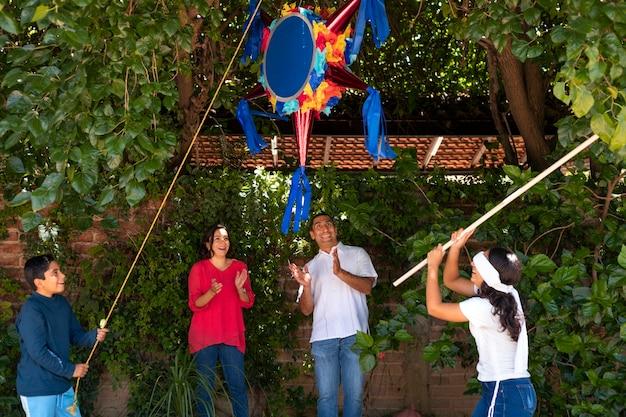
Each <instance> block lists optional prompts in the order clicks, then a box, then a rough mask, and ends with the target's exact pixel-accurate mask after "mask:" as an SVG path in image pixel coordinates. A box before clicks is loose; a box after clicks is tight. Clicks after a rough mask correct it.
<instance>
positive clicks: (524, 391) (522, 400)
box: [472, 378, 537, 417]
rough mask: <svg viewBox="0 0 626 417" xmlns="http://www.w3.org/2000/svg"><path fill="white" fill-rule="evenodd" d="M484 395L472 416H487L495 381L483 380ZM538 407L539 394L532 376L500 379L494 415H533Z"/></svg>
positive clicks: (529, 416) (509, 416) (497, 416)
mask: <svg viewBox="0 0 626 417" xmlns="http://www.w3.org/2000/svg"><path fill="white" fill-rule="evenodd" d="M481 385H482V396H481V397H480V401H478V404H476V408H474V413H473V414H472V417H487V413H488V412H489V406H490V405H491V399H492V398H493V390H494V388H495V386H496V383H495V382H482V383H481ZM536 408H537V395H536V394H535V388H534V387H533V383H532V382H530V378H517V379H506V380H504V381H500V386H499V388H498V396H497V397H496V404H495V408H494V414H493V416H494V417H531V416H532V415H533V414H534V413H535V409H536Z"/></svg>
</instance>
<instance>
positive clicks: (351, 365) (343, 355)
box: [311, 335, 364, 417]
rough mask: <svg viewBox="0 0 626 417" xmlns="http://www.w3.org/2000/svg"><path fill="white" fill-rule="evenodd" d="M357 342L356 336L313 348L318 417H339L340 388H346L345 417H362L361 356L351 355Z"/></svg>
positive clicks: (312, 346)
mask: <svg viewBox="0 0 626 417" xmlns="http://www.w3.org/2000/svg"><path fill="white" fill-rule="evenodd" d="M355 340H356V335H353V336H349V337H345V338H342V339H327V340H320V341H316V342H313V343H312V344H311V353H312V354H313V360H314V365H315V385H316V386H317V391H318V394H319V397H318V400H317V417H337V415H338V400H337V397H338V395H339V384H341V386H342V388H343V417H361V414H362V408H363V381H364V378H363V373H361V368H360V367H359V355H358V354H357V353H355V352H353V351H352V346H353V345H354V341H355Z"/></svg>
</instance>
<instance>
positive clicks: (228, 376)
mask: <svg viewBox="0 0 626 417" xmlns="http://www.w3.org/2000/svg"><path fill="white" fill-rule="evenodd" d="M194 359H195V362H196V369H197V370H198V373H199V374H200V375H201V376H202V377H203V378H204V379H205V381H206V385H207V386H206V387H205V386H203V385H202V384H201V385H199V386H198V393H197V395H198V415H199V416H200V417H208V416H209V415H210V414H212V410H213V400H212V398H211V395H212V393H213V391H214V390H215V371H216V369H215V368H216V366H217V361H218V360H219V361H220V363H221V364H222V371H223V372H224V379H225V380H226V387H227V388H228V395H229V397H230V401H231V403H232V405H233V414H234V417H248V387H247V385H246V377H245V375H244V367H243V353H241V352H240V351H239V350H238V349H237V348H236V347H234V346H229V345H225V344H219V345H212V346H207V347H205V348H204V349H201V350H199V351H198V352H196V353H195V355H194ZM207 387H208V388H210V391H211V392H207V390H206V388H207Z"/></svg>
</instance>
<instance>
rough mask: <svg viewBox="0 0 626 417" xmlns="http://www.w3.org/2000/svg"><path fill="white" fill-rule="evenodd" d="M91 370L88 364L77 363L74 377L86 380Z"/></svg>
mask: <svg viewBox="0 0 626 417" xmlns="http://www.w3.org/2000/svg"><path fill="white" fill-rule="evenodd" d="M88 370H89V365H87V364H86V363H77V364H76V367H75V368H74V374H73V375H72V376H73V377H74V378H84V377H85V375H87V371H88Z"/></svg>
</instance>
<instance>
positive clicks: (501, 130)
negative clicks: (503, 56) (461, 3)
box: [479, 42, 519, 165]
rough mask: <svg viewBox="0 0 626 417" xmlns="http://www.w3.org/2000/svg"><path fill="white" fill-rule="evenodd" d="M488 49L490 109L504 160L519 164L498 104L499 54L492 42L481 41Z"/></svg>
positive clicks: (510, 163) (509, 163)
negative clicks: (502, 149)
mask: <svg viewBox="0 0 626 417" xmlns="http://www.w3.org/2000/svg"><path fill="white" fill-rule="evenodd" d="M479 44H480V45H481V46H482V47H483V48H484V49H485V50H486V51H487V71H488V72H489V110H491V118H492V119H493V123H494V124H495V126H496V130H497V131H498V142H500V145H502V147H503V148H504V162H505V163H506V164H508V165H519V160H518V159H517V152H515V148H514V147H513V145H512V140H511V139H512V138H511V135H510V134H509V131H508V129H506V127H505V126H504V121H503V120H502V113H501V112H500V109H499V106H498V101H499V100H498V96H499V95H500V81H499V80H500V79H499V77H498V56H497V51H496V48H494V47H493V45H492V44H491V43H490V42H479Z"/></svg>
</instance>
